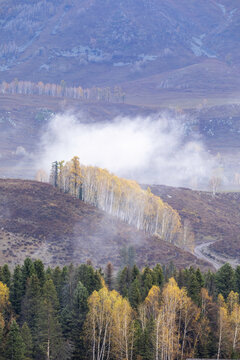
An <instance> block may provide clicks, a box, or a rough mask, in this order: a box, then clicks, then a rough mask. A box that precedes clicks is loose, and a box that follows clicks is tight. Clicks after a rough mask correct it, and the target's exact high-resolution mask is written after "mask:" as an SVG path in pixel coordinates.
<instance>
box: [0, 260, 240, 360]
mask: <svg viewBox="0 0 240 360" xmlns="http://www.w3.org/2000/svg"><path fill="white" fill-rule="evenodd" d="M239 293H240V266H238V267H237V268H236V269H235V270H234V269H233V268H232V267H231V266H230V265H229V264H225V265H223V266H222V267H221V268H220V269H219V270H218V271H217V272H216V273H213V272H211V271H208V272H205V273H203V272H201V271H200V270H199V269H196V268H193V267H190V268H188V269H183V270H176V269H175V267H174V265H173V264H169V266H163V267H161V266H160V265H159V264H158V265H156V266H155V267H154V268H152V269H151V268H149V267H148V266H146V267H145V268H143V269H142V270H140V269H139V268H138V267H137V266H136V265H133V264H132V265H128V266H125V267H122V268H121V270H119V271H118V272H115V271H114V268H113V265H112V264H111V263H108V265H107V266H106V268H105V269H104V270H103V269H95V268H94V267H93V266H92V265H91V263H90V262H89V263H87V264H81V265H80V266H77V267H75V266H73V265H69V266H64V267H63V268H60V267H55V268H50V267H47V268H46V267H44V265H43V263H42V261H41V260H35V261H32V260H31V259H30V258H26V259H25V261H24V263H23V265H22V266H20V265H17V266H16V267H15V268H14V269H13V270H12V271H11V270H10V269H9V267H8V265H7V264H6V265H4V266H2V267H1V268H0V359H1V360H9V359H18V360H24V359H28V360H30V359H39V360H40V359H56V360H58V359H75V360H77V359H79V360H86V359H91V360H105V359H106V360H107V359H112V360H126V359H127V360H131V359H136V360H157V359H159V360H160V359H161V360H165V359H168V360H174V359H177V360H182V359H186V358H191V357H199V358H230V357H233V358H237V357H239V354H240V304H239Z"/></svg>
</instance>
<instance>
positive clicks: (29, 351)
mask: <svg viewBox="0 0 240 360" xmlns="http://www.w3.org/2000/svg"><path fill="white" fill-rule="evenodd" d="M21 335H22V339H23V343H24V360H30V359H32V355H33V341H32V334H31V330H30V329H29V327H28V325H27V323H26V322H25V323H24V324H23V326H22V329H21Z"/></svg>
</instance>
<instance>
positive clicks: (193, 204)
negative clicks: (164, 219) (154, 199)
mask: <svg viewBox="0 0 240 360" xmlns="http://www.w3.org/2000/svg"><path fill="white" fill-rule="evenodd" d="M151 190H152V192H153V193H154V194H155V195H158V196H160V197H161V198H162V199H163V200H164V201H166V202H168V203H169V205H171V206H172V207H173V208H174V209H176V210H177V211H178V213H179V214H180V216H181V219H182V222H184V221H185V220H188V221H189V224H190V226H191V229H192V230H193V232H194V234H195V240H196V243H197V244H200V243H202V242H214V243H213V244H212V245H210V249H211V251H213V252H214V253H217V254H218V255H220V256H225V257H226V260H227V258H228V257H229V259H231V258H232V259H236V260H237V261H238V262H239V261H240V237H239V234H240V219H239V213H240V193H239V192H226V193H224V192H222V193H217V194H216V195H215V196H214V197H213V196H212V193H211V192H204V191H193V190H190V189H184V188H173V187H167V186H159V185H154V186H151Z"/></svg>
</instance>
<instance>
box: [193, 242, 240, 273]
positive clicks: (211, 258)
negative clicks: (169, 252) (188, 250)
mask: <svg viewBox="0 0 240 360" xmlns="http://www.w3.org/2000/svg"><path fill="white" fill-rule="evenodd" d="M214 243H216V241H211V242H207V243H203V244H200V245H197V246H196V247H195V249H194V255H195V256H196V257H197V258H198V259H201V260H204V261H208V262H209V263H211V264H212V265H213V267H214V268H215V269H216V270H218V269H219V268H220V267H221V266H222V265H224V264H225V263H226V262H228V263H229V264H230V265H231V266H232V267H234V268H235V267H236V266H238V265H239V261H238V260H237V259H233V258H229V257H224V256H220V255H218V254H216V253H215V252H212V251H211V250H210V249H209V246H210V245H212V244H214Z"/></svg>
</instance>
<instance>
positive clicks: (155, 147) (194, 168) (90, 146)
mask: <svg viewBox="0 0 240 360" xmlns="http://www.w3.org/2000/svg"><path fill="white" fill-rule="evenodd" d="M184 129H185V126H184V118H183V117H179V118H172V117H171V116H170V115H169V114H167V113H166V114H161V115H157V116H154V117H145V118H144V117H136V118H127V117H117V118H115V119H114V120H113V121H112V122H111V123H110V122H106V123H104V122H101V123H88V119H86V117H85V116H84V115H78V116H76V115H72V114H70V113H65V114H59V115H56V116H54V117H53V118H52V119H51V121H50V123H49V125H48V127H47V129H46V131H45V132H44V134H43V136H42V139H41V142H40V152H41V159H40V161H39V159H38V162H37V167H38V168H39V167H41V168H43V169H44V170H45V171H48V172H49V169H50V165H51V163H52V162H53V161H55V160H58V161H60V160H70V159H71V158H72V157H73V156H75V155H77V156H79V158H80V162H81V163H83V164H85V165H96V166H99V167H102V168H107V169H108V170H109V171H111V172H113V173H115V174H116V175H119V176H121V177H125V178H132V179H135V180H137V181H138V182H140V183H149V184H150V183H151V184H153V183H155V184H166V185H172V186H190V187H197V186H198V185H199V184H204V183H209V178H210V177H211V176H212V172H213V169H214V168H215V161H214V159H213V157H211V155H210V154H209V152H208V151H207V150H206V149H205V148H204V145H203V143H202V142H201V141H200V139H199V138H198V137H197V136H195V138H194V139H191V140H187V138H186V135H185V130H184Z"/></svg>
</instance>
